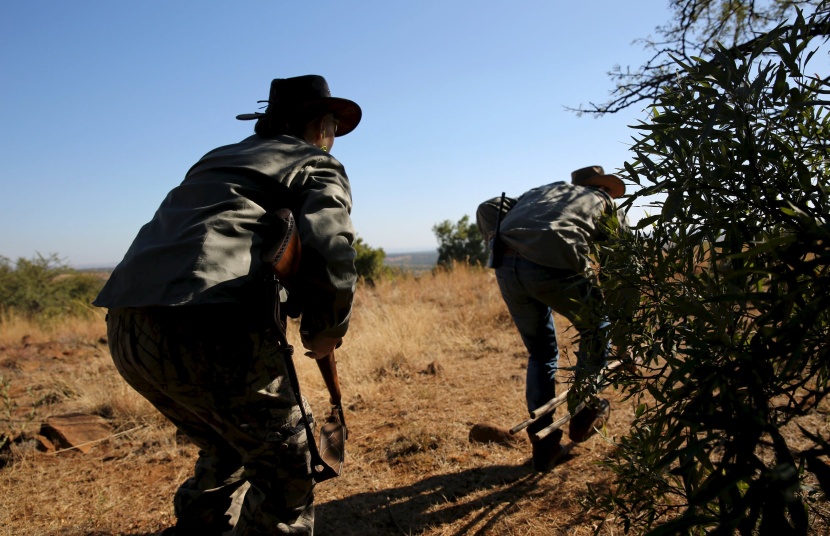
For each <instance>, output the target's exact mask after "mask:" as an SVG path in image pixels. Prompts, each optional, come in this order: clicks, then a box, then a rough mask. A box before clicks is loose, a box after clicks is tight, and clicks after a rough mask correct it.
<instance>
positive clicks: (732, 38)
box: [572, 0, 825, 115]
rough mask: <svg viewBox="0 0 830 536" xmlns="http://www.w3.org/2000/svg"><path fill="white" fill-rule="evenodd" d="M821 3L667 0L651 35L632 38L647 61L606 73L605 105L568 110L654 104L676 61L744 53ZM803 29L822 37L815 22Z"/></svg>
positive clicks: (805, 0)
mask: <svg viewBox="0 0 830 536" xmlns="http://www.w3.org/2000/svg"><path fill="white" fill-rule="evenodd" d="M824 4H825V2H824V0H669V10H670V11H671V16H670V17H669V21H668V22H667V23H666V24H664V25H662V26H659V27H657V28H656V29H655V35H654V36H649V37H647V38H643V39H640V40H638V41H639V43H640V44H642V45H643V47H644V48H645V50H647V51H648V52H650V53H651V57H650V58H649V59H648V60H647V61H646V62H645V63H643V64H642V65H640V66H639V67H636V68H631V67H621V66H616V67H614V68H613V69H612V70H611V71H609V72H608V75H609V77H610V78H611V80H612V82H613V83H614V89H613V90H612V91H611V94H610V98H609V99H608V101H606V102H603V103H600V104H596V103H593V102H590V103H588V104H587V105H580V106H579V107H578V108H572V110H573V111H576V112H578V113H580V114H581V113H588V114H593V115H603V114H606V113H615V112H618V111H620V110H623V109H625V108H628V107H629V106H632V105H633V104H636V103H640V102H645V103H646V104H648V103H651V102H654V101H655V100H656V99H657V98H658V97H659V96H660V95H661V94H662V92H663V89H664V87H665V86H666V85H669V84H671V83H672V81H673V79H674V77H675V75H676V72H677V63H676V62H677V61H680V62H683V63H687V64H688V63H692V62H694V61H695V58H696V57H707V56H709V51H710V49H712V48H713V47H715V46H716V45H717V46H725V47H727V48H730V49H733V50H734V51H739V52H740V51H750V50H753V49H755V43H756V41H757V40H758V39H762V38H763V37H762V36H763V33H764V32H767V31H769V30H770V29H772V28H773V27H775V26H778V25H779V24H781V23H782V22H785V21H787V20H789V19H790V18H793V17H795V15H796V13H797V12H798V10H799V9H802V10H805V11H807V12H811V11H815V10H818V11H821V10H823V9H824V7H823V6H824ZM813 22H814V23H815V25H814V26H811V27H810V28H809V29H808V33H810V34H811V35H822V34H823V33H824V30H823V28H822V23H821V21H820V20H817V21H813Z"/></svg>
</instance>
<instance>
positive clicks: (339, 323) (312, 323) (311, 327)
mask: <svg viewBox="0 0 830 536" xmlns="http://www.w3.org/2000/svg"><path fill="white" fill-rule="evenodd" d="M296 179H297V180H296V181H295V183H294V185H293V186H294V188H298V189H299V194H300V195H299V198H300V207H299V210H298V214H297V218H296V219H297V228H298V230H299V233H300V241H301V242H302V248H303V254H302V264H301V266H300V277H301V279H302V290H301V295H300V300H301V301H302V303H301V307H302V320H301V323H300V331H301V332H302V333H303V334H304V335H306V336H308V337H314V336H316V335H318V334H323V335H326V336H329V337H342V336H344V335H345V334H346V331H347V330H348V327H349V319H350V316H351V309H352V301H353V298H354V291H355V283H356V281H357V272H356V271H355V265H354V260H355V250H354V248H353V244H354V240H355V232H354V228H353V226H352V221H351V215H350V214H351V209H352V196H351V187H350V185H349V180H348V178H347V177H346V172H345V170H344V169H343V167H342V165H340V163H339V162H338V161H337V160H335V159H334V158H332V157H321V158H318V159H315V161H313V162H311V163H308V164H307V165H305V166H304V167H303V168H302V169H301V170H300V171H299V173H298V175H297V177H296Z"/></svg>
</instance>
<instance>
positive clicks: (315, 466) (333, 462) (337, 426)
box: [262, 209, 348, 482]
mask: <svg viewBox="0 0 830 536" xmlns="http://www.w3.org/2000/svg"><path fill="white" fill-rule="evenodd" d="M275 216H276V218H275V219H276V221H275V224H274V225H275V227H276V229H275V233H274V235H273V236H274V237H275V240H273V241H271V242H267V243H265V244H264V245H263V248H262V262H263V264H264V265H265V266H267V267H269V268H270V270H271V274H270V276H269V280H272V281H273V284H274V289H273V290H274V292H273V299H274V304H273V305H274V308H273V316H274V318H273V320H274V323H275V324H276V326H277V331H278V333H279V335H280V336H281V339H282V341H281V342H282V343H283V344H284V346H285V348H286V350H287V351H286V352H285V354H284V355H285V364H286V368H287V370H288V378H289V381H290V382H291V387H292V389H293V391H294V396H295V397H296V399H297V403H298V404H299V406H300V412H301V413H302V416H303V421H304V425H305V428H306V435H307V436H308V446H309V450H310V452H311V470H312V473H313V475H314V480H315V481H317V482H322V481H324V480H328V479H330V478H333V477H336V476H339V475H340V473H341V471H342V470H343V459H344V458H345V453H346V451H345V447H346V439H347V438H348V430H347V429H346V421H345V419H344V417H343V406H342V401H341V394H340V381H339V379H338V377H337V363H336V361H335V358H334V352H332V353H330V354H328V355H327V356H325V357H322V358H320V359H316V360H315V361H316V362H317V366H318V368H319V369H320V374H321V375H322V376H323V380H324V381H325V383H326V389H328V392H329V397H330V401H331V404H332V408H331V413H330V414H329V416H328V417H327V418H326V422H325V423H324V424H323V426H322V427H321V428H320V447H319V449H318V448H317V446H316V445H315V443H314V434H313V432H312V430H311V426H310V420H309V418H308V416H307V415H306V411H305V407H304V406H303V402H302V395H301V394H300V382H299V380H298V379H297V371H296V369H295V368H294V360H293V359H292V357H291V356H292V354H293V348H292V347H291V345H289V344H288V341H287V338H286V333H285V328H286V314H285V313H284V312H282V311H281V310H280V303H281V302H285V300H286V299H287V293H288V292H290V291H291V289H292V288H293V287H295V286H297V285H299V279H300V278H299V277H298V272H299V268H300V259H301V255H302V245H301V243H300V235H299V233H298V232H297V223H296V221H295V220H294V215H293V214H292V213H291V211H290V210H289V209H280V210H278V211H276V212H275Z"/></svg>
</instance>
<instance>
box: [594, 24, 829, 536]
mask: <svg viewBox="0 0 830 536" xmlns="http://www.w3.org/2000/svg"><path fill="white" fill-rule="evenodd" d="M817 28H818V29H821V28H824V30H826V28H827V26H826V21H825V22H824V23H820V22H819V21H816V20H811V21H805V20H804V19H803V18H801V17H798V19H797V20H795V21H794V23H793V24H792V25H791V26H781V27H778V28H776V29H775V30H773V31H771V32H769V33H767V34H765V35H763V36H759V38H758V39H757V40H756V41H755V42H754V43H753V47H752V48H750V49H746V50H741V51H736V50H727V49H724V48H718V49H716V50H714V51H713V59H712V60H711V61H703V60H698V61H695V62H693V63H688V64H683V63H679V64H678V66H679V69H680V73H679V75H678V76H677V77H676V78H675V82H674V83H673V84H672V85H671V86H670V87H667V88H666V89H665V91H664V92H663V94H662V95H661V96H660V97H659V98H658V99H657V102H656V104H655V105H654V107H653V112H654V114H653V119H652V121H651V122H650V123H648V124H642V125H640V126H638V127H637V128H638V129H639V131H640V132H641V134H640V135H639V137H638V138H637V139H636V140H635V145H634V147H633V151H634V153H635V154H636V159H635V160H634V161H633V162H632V163H629V164H626V170H627V173H628V178H629V179H630V180H631V181H633V182H635V183H637V184H639V185H641V186H643V189H642V190H640V191H639V192H637V193H636V194H635V195H634V196H633V198H631V199H629V200H628V203H633V202H636V201H637V200H638V199H640V198H645V197H647V196H651V195H657V194H659V196H658V197H657V199H658V201H657V202H655V206H656V213H655V214H654V215H653V216H651V217H648V218H645V219H644V220H642V221H641V222H640V223H639V227H640V231H641V232H640V233H639V234H637V235H636V236H634V237H632V238H631V239H630V240H628V241H624V242H622V243H618V244H617V245H615V246H614V248H613V250H612V251H610V252H607V253H608V255H609V262H608V263H607V264H606V274H610V275H612V276H613V277H610V278H608V280H607V286H610V287H611V288H610V289H609V290H613V289H614V288H613V287H615V286H622V287H628V286H632V285H633V286H636V287H637V288H638V289H639V290H640V296H641V297H640V301H639V307H638V308H637V310H636V312H635V314H634V315H633V317H627V318H618V319H617V323H616V325H615V328H614V329H615V331H616V337H617V338H620V337H622V338H623V339H625V340H626V342H627V343H628V345H629V348H630V351H631V352H632V354H633V355H634V356H635V357H638V358H640V359H642V361H643V367H642V373H643V377H637V376H636V375H631V376H628V377H621V378H619V381H620V382H621V383H622V384H623V385H624V387H625V389H626V392H627V395H628V396H629V397H632V398H633V399H635V400H639V401H640V402H641V403H640V404H639V405H638V407H637V419H636V421H635V422H634V424H633V427H632V429H631V431H630V433H629V434H628V435H627V436H626V437H625V438H623V439H622V441H621V443H620V445H619V449H618V453H617V455H616V456H615V458H614V459H613V460H612V461H611V462H609V463H610V467H611V468H612V469H613V470H614V471H615V473H616V477H617V485H616V486H615V487H614V490H613V491H612V492H609V493H608V494H607V495H605V496H604V497H602V498H599V497H595V499H596V500H598V501H599V502H600V503H601V504H602V505H603V506H604V507H605V509H606V511H608V512H613V513H614V515H616V516H618V518H620V519H622V520H623V521H624V523H625V524H626V527H627V528H628V529H634V532H636V533H642V532H645V529H651V530H652V531H653V532H651V534H685V533H690V532H694V533H700V532H701V531H706V532H708V531H713V533H718V534H733V533H740V534H747V535H749V534H773V533H780V534H807V533H808V531H809V530H810V526H811V525H812V524H813V523H814V522H815V520H816V518H818V517H824V521H823V523H825V525H824V526H826V523H827V522H828V520H827V519H826V517H827V511H826V500H827V496H828V494H830V465H828V463H827V458H826V457H827V455H828V454H830V443H828V435H827V428H826V427H824V428H819V429H805V428H801V427H800V426H798V423H797V419H798V418H799V417H802V416H805V415H807V414H809V413H810V412H811V411H814V410H815V409H816V407H817V406H818V405H819V404H821V403H822V401H824V399H825V397H826V396H827V393H828V387H829V385H828V383H830V346H829V345H828V341H830V218H829V217H828V215H830V169H829V167H830V166H828V162H830V160H828V155H830V151H829V150H830V147H828V145H829V144H830V142H829V141H828V140H830V119H828V110H827V108H826V105H827V101H826V96H827V94H828V92H830V83H828V80H827V79H826V78H821V77H819V76H810V75H808V74H807V73H809V72H810V71H808V70H807V69H806V66H807V64H808V62H809V60H810V58H811V56H812V54H811V53H810V52H809V50H810V46H811V45H810V43H811V39H812V34H815V33H820V32H816V29H817ZM612 313H613V311H612ZM645 395H648V396H645ZM821 504H823V505H824V506H818V505H821ZM811 516H812V518H811ZM666 519H669V520H670V521H668V522H665V520H666ZM660 523H663V524H662V525H660Z"/></svg>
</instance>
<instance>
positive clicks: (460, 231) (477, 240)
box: [432, 214, 487, 266]
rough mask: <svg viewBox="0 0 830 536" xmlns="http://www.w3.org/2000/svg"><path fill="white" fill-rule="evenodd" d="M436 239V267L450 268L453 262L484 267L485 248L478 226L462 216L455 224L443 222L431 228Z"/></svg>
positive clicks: (447, 221)
mask: <svg viewBox="0 0 830 536" xmlns="http://www.w3.org/2000/svg"><path fill="white" fill-rule="evenodd" d="M432 232H433V233H435V238H436V239H438V265H439V266H450V265H452V263H453V262H464V263H468V264H480V265H484V263H485V262H487V248H486V246H485V245H484V238H482V236H481V231H479V230H478V225H476V223H475V222H473V221H470V216H468V215H466V214H465V215H464V216H463V217H462V218H461V219H460V220H458V222H457V223H452V222H451V221H450V220H444V221H442V222H441V223H438V224H436V225H434V226H433V227H432Z"/></svg>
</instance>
